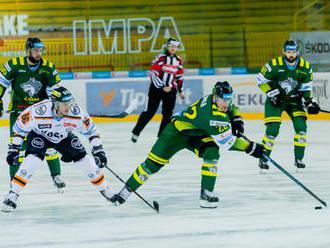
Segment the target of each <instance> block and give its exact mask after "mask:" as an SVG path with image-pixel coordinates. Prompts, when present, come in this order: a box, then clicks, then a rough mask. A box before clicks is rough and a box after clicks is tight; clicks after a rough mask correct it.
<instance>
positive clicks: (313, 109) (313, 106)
mask: <svg viewBox="0 0 330 248" xmlns="http://www.w3.org/2000/svg"><path fill="white" fill-rule="evenodd" d="M305 106H306V107H307V112H308V114H311V115H317V114H318V113H319V112H320V110H321V108H320V106H319V105H318V103H317V102H316V101H315V100H314V99H313V98H310V99H308V100H307V101H306V102H305Z"/></svg>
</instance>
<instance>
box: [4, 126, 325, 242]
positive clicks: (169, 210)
mask: <svg viewBox="0 0 330 248" xmlns="http://www.w3.org/2000/svg"><path fill="white" fill-rule="evenodd" d="M133 125H134V123H112V124H99V128H100V130H101V132H102V137H103V140H104V145H105V148H106V151H107V154H108V156H109V160H110V166H111V167H112V168H113V169H114V170H115V171H116V172H118V174H119V175H121V176H122V177H123V178H124V179H127V178H128V176H129V175H130V174H131V173H132V172H133V171H134V169H135V168H136V167H137V166H138V164H139V163H140V162H142V161H143V160H144V159H145V156H146V154H147V153H148V151H149V150H150V148H151V146H152V144H153V143H154V141H155V136H156V133H157V129H158V125H159V123H150V124H149V125H148V126H147V128H146V130H145V131H144V132H143V133H142V134H141V137H140V140H139V141H138V143H137V144H133V143H131V142H130V131H131V129H132V127H133ZM329 127H330V123H329V122H314V121H310V122H309V130H308V131H309V134H308V137H309V138H308V141H309V144H308V147H307V152H306V158H305V162H306V164H307V168H306V169H305V171H304V172H303V173H296V172H295V169H294V167H293V131H292V126H291V123H290V122H284V123H283V124H282V127H281V132H280V136H279V137H278V139H277V143H276V146H275V149H274V153H273V158H274V159H275V160H276V161H278V162H279V163H280V164H282V165H283V166H284V167H285V168H286V169H288V171H289V172H291V173H292V174H293V175H294V176H296V177H297V178H298V179H299V180H301V181H302V182H303V183H304V184H305V185H306V186H308V187H310V189H312V191H314V192H315V193H316V194H317V195H318V196H319V197H321V198H322V199H323V200H325V201H328V202H330V167H329V166H330V164H329V155H330V149H329V148H330V142H329V135H330V129H329ZM263 133H264V127H263V125H262V121H246V134H247V135H248V136H250V137H251V139H255V140H259V141H260V140H261V138H262V136H263ZM0 135H1V136H0V137H1V147H0V156H1V158H2V159H1V161H2V162H1V166H0V194H1V197H3V196H4V195H5V194H6V193H7V191H8V172H7V171H8V170H7V165H6V163H5V154H6V150H7V140H8V131H7V128H5V127H1V128H0ZM219 171H220V176H219V178H218V182H217V186H216V191H217V192H218V194H219V196H220V200H221V204H220V207H219V208H218V209H210V210H208V209H201V208H199V206H198V199H199V191H200V160H199V159H197V158H196V157H195V156H194V155H193V154H191V153H190V152H188V151H182V152H179V153H178V154H177V155H176V156H175V157H174V158H173V159H172V160H171V163H170V164H169V165H167V166H166V167H165V168H164V169H163V170H161V171H160V172H159V173H158V174H156V175H154V176H152V177H151V178H150V180H149V181H148V182H147V183H146V184H145V185H144V186H142V187H141V189H140V190H139V193H141V194H142V195H143V196H145V198H147V199H148V200H151V201H152V200H157V201H158V202H159V204H160V214H159V215H157V214H155V213H154V212H153V211H152V210H151V209H150V208H148V207H147V206H146V205H145V204H144V203H143V202H141V200H140V199H138V198H136V197H135V196H133V197H132V198H130V199H129V201H128V202H127V203H126V204H125V205H123V206H120V207H117V208H116V207H113V206H111V205H110V204H109V203H108V202H106V201H105V200H104V199H103V198H102V197H101V195H100V194H99V193H98V192H97V191H96V190H95V188H94V187H93V186H92V185H91V184H90V183H89V181H88V179H87V178H86V177H85V176H84V175H82V174H81V172H80V171H78V170H75V168H74V166H73V164H63V166H62V175H63V179H64V180H65V182H66V183H67V188H66V192H65V193H64V194H62V195H60V194H56V193H55V192H56V191H55V188H54V186H53V185H52V182H51V179H50V177H49V176H48V175H49V171H48V168H47V166H46V164H44V165H43V166H40V168H39V170H38V171H37V172H36V173H35V175H34V176H33V178H32V179H31V181H30V183H29V184H28V185H27V187H26V189H24V190H23V191H22V194H21V197H20V199H19V203H18V208H17V209H16V211H15V212H14V213H12V214H5V213H1V212H0V247H1V248H2V247H8V248H9V247H15V248H17V247H33V248H37V247H42V248H44V247H54V248H66V247H70V248H72V247H79V248H85V247H86V248H87V247H88V248H90V247H124V248H126V247H134V248H136V247H164V248H165V247H166V248H167V247H189V248H192V247H207V248H211V247H221V248H222V247H253V248H257V247H266V248H268V247H281V248H283V247H285V248H286V247H290V248H292V247H299V248H311V247H312V248H314V247H317V248H328V247H330V212H329V210H328V209H322V210H314V206H318V205H320V204H319V203H318V202H316V201H315V200H314V199H313V198H312V197H311V196H309V195H308V194H307V193H306V192H304V191H303V190H301V189H300V188H298V187H297V186H296V185H295V184H294V183H293V182H291V181H290V180H289V179H288V178H287V177H286V176H284V175H283V174H282V173H281V172H279V171H278V170H277V169H276V168H273V167H272V168H271V170H270V172H269V173H268V174H266V175H261V174H259V170H258V169H257V161H256V160H255V159H253V158H250V157H248V156H247V155H246V154H245V153H239V152H228V151H221V159H220V170H219ZM104 172H105V174H106V176H107V178H108V179H109V181H110V184H111V185H112V186H113V188H114V189H115V190H119V189H120V188H121V186H122V184H121V183H120V182H119V181H118V180H117V179H116V178H115V177H114V176H112V175H111V174H110V173H109V172H108V171H106V170H105V171H104Z"/></svg>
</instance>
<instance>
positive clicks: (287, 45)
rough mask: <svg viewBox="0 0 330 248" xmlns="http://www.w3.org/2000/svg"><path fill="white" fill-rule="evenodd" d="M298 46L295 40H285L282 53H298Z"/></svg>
mask: <svg viewBox="0 0 330 248" xmlns="http://www.w3.org/2000/svg"><path fill="white" fill-rule="evenodd" d="M298 49H299V45H298V43H297V41H295V40H286V41H285V42H284V45H283V51H284V52H285V51H296V52H297V51H298Z"/></svg>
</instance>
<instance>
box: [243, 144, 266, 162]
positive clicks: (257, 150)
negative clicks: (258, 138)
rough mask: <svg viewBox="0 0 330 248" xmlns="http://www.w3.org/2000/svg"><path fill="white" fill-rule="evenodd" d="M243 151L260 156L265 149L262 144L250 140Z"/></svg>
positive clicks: (256, 156)
mask: <svg viewBox="0 0 330 248" xmlns="http://www.w3.org/2000/svg"><path fill="white" fill-rule="evenodd" d="M245 152H246V153H247V154H249V155H251V156H252V157H255V158H262V157H263V155H264V154H265V152H266V149H265V148H264V146H263V145H262V144H259V143H256V142H251V143H250V145H249V146H248V148H247V149H246V150H245Z"/></svg>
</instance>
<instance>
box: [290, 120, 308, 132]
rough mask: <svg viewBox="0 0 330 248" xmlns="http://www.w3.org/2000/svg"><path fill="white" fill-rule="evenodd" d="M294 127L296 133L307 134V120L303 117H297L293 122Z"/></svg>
mask: <svg viewBox="0 0 330 248" xmlns="http://www.w3.org/2000/svg"><path fill="white" fill-rule="evenodd" d="M293 127H294V130H295V132H296V133H300V132H304V133H305V134H306V132H307V123H306V119H305V118H303V117H297V118H295V119H294V120H293Z"/></svg>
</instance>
